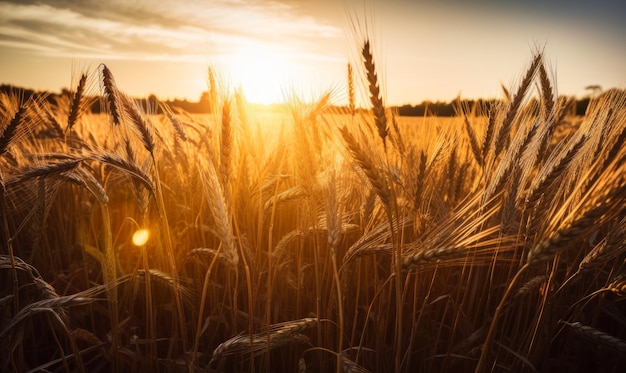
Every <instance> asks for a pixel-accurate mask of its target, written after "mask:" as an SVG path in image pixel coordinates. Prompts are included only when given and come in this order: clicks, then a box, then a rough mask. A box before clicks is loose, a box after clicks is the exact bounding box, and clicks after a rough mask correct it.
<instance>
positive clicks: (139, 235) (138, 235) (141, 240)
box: [133, 229, 150, 246]
mask: <svg viewBox="0 0 626 373" xmlns="http://www.w3.org/2000/svg"><path fill="white" fill-rule="evenodd" d="M149 238H150V231H148V230H147V229H139V230H137V231H135V233H133V245H135V246H143V245H145V244H146V242H148V239H149Z"/></svg>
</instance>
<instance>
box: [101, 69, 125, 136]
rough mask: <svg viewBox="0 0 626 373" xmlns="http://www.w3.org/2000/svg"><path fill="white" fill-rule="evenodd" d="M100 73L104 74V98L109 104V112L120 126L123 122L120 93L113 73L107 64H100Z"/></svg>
mask: <svg viewBox="0 0 626 373" xmlns="http://www.w3.org/2000/svg"><path fill="white" fill-rule="evenodd" d="M100 73H101V74H102V86H103V89H104V98H105V100H106V102H107V104H108V109H109V114H111V118H112V119H113V124H115V125H116V126H119V125H120V123H121V116H120V114H121V113H120V107H119V97H118V95H119V93H118V90H117V87H116V86H115V80H114V79H113V73H111V70H109V68H108V67H107V65H105V64H101V65H100Z"/></svg>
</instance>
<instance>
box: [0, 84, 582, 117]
mask: <svg viewBox="0 0 626 373" xmlns="http://www.w3.org/2000/svg"><path fill="white" fill-rule="evenodd" d="M0 92H2V93H5V94H13V95H18V96H19V97H22V98H23V99H24V100H26V99H29V98H31V97H33V96H34V97H35V98H37V97H41V98H43V99H45V100H48V101H51V102H53V101H56V100H58V99H59V98H60V97H63V96H66V97H70V96H71V92H70V91H69V90H67V89H63V90H62V91H61V93H60V94H56V93H48V92H37V91H34V90H32V89H24V88H19V87H14V86H11V85H7V84H2V85H0ZM590 99H591V97H590V96H586V97H583V98H580V99H576V100H573V102H572V107H571V113H572V114H576V115H584V114H585V111H586V110H587V106H588V105H589V101H590ZM141 101H143V102H145V104H146V106H147V107H148V108H150V112H152V113H155V114H161V113H162V110H161V107H160V106H159V105H158V103H159V100H158V99H157V97H156V96H155V95H150V96H148V97H147V98H145V99H141ZM161 102H163V103H165V104H166V105H168V106H170V107H176V108H180V109H182V110H184V111H186V112H189V113H196V114H202V113H211V112H213V110H216V109H217V108H213V107H212V106H213V104H212V103H213V102H215V101H214V100H212V99H211V94H210V92H209V91H205V92H202V94H201V96H200V98H199V99H198V101H195V102H194V101H188V100H186V99H185V100H179V99H174V100H167V101H161ZM495 102H496V100H485V99H478V100H468V99H463V100H461V99H456V100H454V101H450V102H443V101H436V102H432V101H423V102H422V103H420V104H417V105H409V104H406V105H402V106H396V107H392V108H391V109H392V110H395V111H396V112H397V113H398V115H400V116H420V117H421V116H441V117H451V116H455V115H457V114H458V112H459V110H460V108H461V107H463V108H466V110H472V109H473V110H475V112H476V114H477V115H486V114H487V113H488V112H489V109H490V107H491V106H492V105H493V104H494V103H495ZM528 105H530V106H531V108H532V107H533V106H535V107H539V105H538V103H536V102H533V101H532V100H531V101H530V102H529V103H528ZM274 106H275V105H274ZM333 109H334V111H335V112H339V113H349V112H350V110H349V108H348V107H347V106H335V107H333ZM105 110H106V105H105V104H104V102H103V101H102V100H99V99H94V100H92V104H91V111H92V112H94V113H101V112H103V111H105Z"/></svg>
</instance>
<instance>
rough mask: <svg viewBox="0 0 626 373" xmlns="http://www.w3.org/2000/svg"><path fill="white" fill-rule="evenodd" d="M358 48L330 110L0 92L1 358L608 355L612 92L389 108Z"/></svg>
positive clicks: (625, 242)
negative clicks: (97, 110)
mask: <svg viewBox="0 0 626 373" xmlns="http://www.w3.org/2000/svg"><path fill="white" fill-rule="evenodd" d="M362 58H363V61H362V62H363V65H362V66H358V67H357V66H355V67H354V69H352V68H350V69H349V71H350V74H349V76H348V79H347V81H348V83H347V84H346V86H347V89H346V91H347V92H341V93H337V92H335V93H334V94H341V95H347V96H348V97H350V98H351V100H350V102H351V103H352V105H351V108H350V110H348V111H349V113H347V114H345V113H342V114H339V113H337V112H334V111H333V110H332V108H331V106H330V103H331V102H332V100H333V95H332V94H327V95H322V96H320V97H319V99H318V100H316V101H314V102H311V103H304V102H299V101H298V100H296V99H295V98H294V99H293V100H292V102H291V103H290V110H289V111H288V112H287V113H284V114H282V115H278V114H274V115H267V114H262V113H256V112H254V111H253V110H251V108H250V107H249V106H247V105H246V104H245V98H244V97H243V96H242V95H241V93H240V92H239V93H238V92H234V93H233V92H231V91H228V90H226V89H224V90H222V91H220V90H217V91H216V94H215V95H214V96H213V97H212V99H213V100H214V101H213V103H214V107H217V108H219V110H217V111H216V112H215V113H213V114H211V115H190V114H187V113H185V112H182V111H180V110H178V109H177V108H169V107H163V108H162V109H163V110H164V112H165V114H159V115H156V114H153V113H154V112H156V108H154V107H152V108H150V107H146V105H145V104H144V103H142V102H139V101H137V100H133V99H131V98H130V97H128V96H127V95H125V94H124V93H123V89H124V87H118V86H117V85H116V84H115V80H114V73H115V72H114V71H113V72H112V71H111V70H109V68H107V67H106V66H104V65H101V66H100V67H99V68H98V71H94V72H93V73H85V74H84V75H82V76H78V77H77V79H76V80H77V81H76V82H75V84H74V86H73V87H72V94H71V95H70V96H67V97H65V98H64V99H59V100H56V101H55V102H51V101H50V100H46V99H45V98H36V97H35V98H32V99H30V100H24V99H22V98H20V97H19V95H16V96H10V95H5V96H2V97H0V120H1V123H0V126H1V127H0V133H1V137H0V182H1V186H2V189H1V191H2V194H1V196H0V199H1V205H0V279H1V284H2V286H1V287H0V370H1V371H3V372H4V371H6V372H9V371H13V372H23V371H35V370H37V371H39V370H42V371H51V372H58V371H82V372H99V371H100V372H110V371H119V372H145V371H154V372H156V371H163V372H169V371H190V372H217V371H226V372H243V371H256V372H287V371H291V372H295V371H298V372H322V371H337V372H368V371H369V372H393V371H397V372H400V371H406V372H440V371H441V372H447V371H474V370H476V371H509V370H510V371H551V372H556V371H567V372H587V371H606V372H611V371H615V372H618V371H621V369H623V367H624V366H625V364H626V342H625V340H626V314H625V313H626V303H625V302H624V296H625V295H626V277H624V274H626V269H625V268H624V259H625V252H626V218H625V216H626V214H625V213H626V199H625V197H626V189H625V187H626V173H625V171H626V166H625V165H624V157H625V156H626V148H625V147H623V146H622V145H623V143H624V139H625V138H626V106H625V100H626V93H625V92H623V91H618V90H612V91H608V92H606V93H605V94H603V95H601V96H599V97H597V98H596V99H594V100H593V101H592V102H591V104H590V106H589V108H588V110H587V113H586V115H585V116H584V117H574V116H571V115H569V113H570V111H569V107H570V106H569V105H570V104H571V102H570V101H569V100H568V99H566V98H564V97H558V96H557V95H556V91H555V89H554V88H553V87H554V84H553V82H552V81H551V79H550V77H549V76H548V74H547V72H546V69H545V68H544V61H543V59H542V56H541V55H540V54H538V55H536V56H533V57H532V58H531V60H530V63H529V67H528V69H527V71H526V72H525V74H524V75H523V76H522V79H521V80H520V81H519V82H518V85H517V86H516V87H512V89H511V90H510V91H508V92H505V93H503V97H502V98H501V100H498V101H496V102H495V103H494V104H493V105H491V106H490V107H462V105H460V107H459V115H458V116H457V117H454V118H436V117H427V118H405V117H397V116H395V115H394V113H393V111H392V110H389V109H388V108H387V107H385V104H384V101H383V100H382V98H381V96H380V93H379V86H380V82H379V81H378V78H377V75H376V71H375V66H374V63H373V60H372V56H371V53H370V52H369V44H368V43H365V44H364V46H363V50H362ZM353 75H355V77H353ZM359 76H363V78H362V79H363V82H364V83H365V85H367V86H368V87H369V88H368V95H369V97H370V98H371V99H370V102H369V104H370V107H369V108H365V109H359V108H356V107H354V105H353V103H354V100H353V97H354V95H355V93H354V87H355V84H354V80H353V79H360V78H358V77H359ZM89 87H97V88H94V91H96V92H98V91H99V92H100V94H99V95H98V96H97V97H96V96H93V95H90V94H89ZM94 99H98V100H102V102H103V104H104V105H105V106H106V107H107V114H93V113H90V112H88V111H87V110H86V109H85V108H87V107H89V104H90V101H91V100H94Z"/></svg>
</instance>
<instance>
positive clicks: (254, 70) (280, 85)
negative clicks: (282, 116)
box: [228, 46, 296, 104]
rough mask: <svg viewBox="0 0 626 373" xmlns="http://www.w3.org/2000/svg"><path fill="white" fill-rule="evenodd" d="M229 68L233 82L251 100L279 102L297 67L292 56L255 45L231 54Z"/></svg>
mask: <svg viewBox="0 0 626 373" xmlns="http://www.w3.org/2000/svg"><path fill="white" fill-rule="evenodd" d="M231 61H232V62H230V63H229V64H228V66H229V67H228V70H229V73H230V76H231V80H232V83H233V84H234V85H235V86H236V87H239V86H241V87H242V89H243V92H244V94H245V96H246V98H247V100H248V101H249V102H252V103H257V104H272V103H279V102H283V101H284V100H285V88H286V87H288V86H290V85H291V83H293V82H294V78H295V76H296V67H295V65H294V64H293V63H292V62H291V61H290V58H289V56H288V55H287V54H286V53H284V52H281V51H279V50H277V49H275V48H270V47H268V46H252V47H250V48H245V49H242V50H240V51H238V52H237V53H236V54H234V55H233V56H232V60H231Z"/></svg>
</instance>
